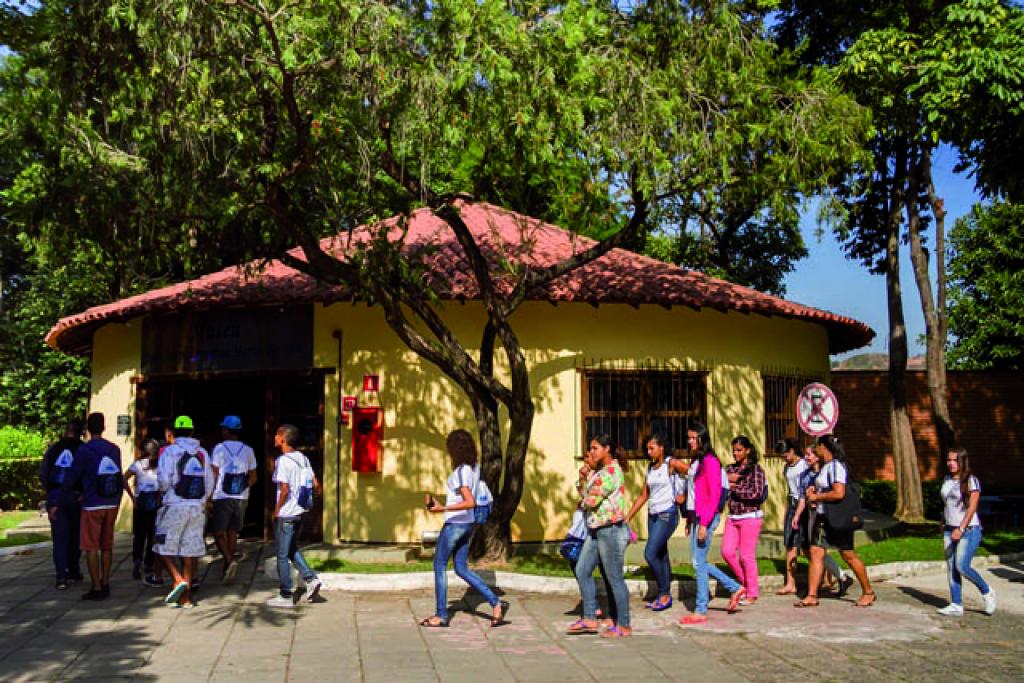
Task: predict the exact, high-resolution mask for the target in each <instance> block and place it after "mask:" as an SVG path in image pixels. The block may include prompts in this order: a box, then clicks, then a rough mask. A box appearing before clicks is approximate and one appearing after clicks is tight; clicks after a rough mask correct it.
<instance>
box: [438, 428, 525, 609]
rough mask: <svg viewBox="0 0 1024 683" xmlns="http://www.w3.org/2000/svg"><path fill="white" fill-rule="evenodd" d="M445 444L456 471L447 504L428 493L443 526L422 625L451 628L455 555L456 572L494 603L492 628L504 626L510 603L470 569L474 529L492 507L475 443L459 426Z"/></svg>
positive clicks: (451, 477) (449, 481)
mask: <svg viewBox="0 0 1024 683" xmlns="http://www.w3.org/2000/svg"><path fill="white" fill-rule="evenodd" d="M445 445H446V446H447V448H448V455H449V457H450V458H451V465H452V469H453V472H452V473H451V474H450V475H448V479H447V480H446V482H445V484H446V487H445V488H446V495H445V502H444V505H442V504H440V503H439V502H437V500H436V499H435V498H434V497H433V496H432V495H430V494H429V493H428V494H426V496H425V500H426V506H427V510H428V511H429V512H433V513H436V514H442V513H443V514H444V526H443V527H441V533H440V534H439V535H438V537H437V547H436V549H435V550H434V601H435V606H434V614H433V616H430V617H427V618H426V619H423V620H421V621H420V626H424V627H427V628H447V627H448V622H449V616H448V560H449V559H451V558H452V557H453V556H454V558H455V574H456V575H457V576H458V577H459V578H460V579H462V580H463V581H465V582H466V583H468V584H469V585H470V586H472V587H473V589H474V590H475V591H476V592H477V593H479V594H480V595H482V596H483V597H484V599H485V600H486V601H487V604H489V605H490V606H491V627H492V628H493V627H496V626H501V625H502V624H504V623H505V620H504V618H505V613H506V611H507V610H508V603H507V602H504V601H501V600H498V597H497V596H496V595H495V594H494V591H493V590H491V588H490V587H489V586H488V585H487V584H486V583H484V580H483V579H481V578H480V577H479V576H478V575H477V574H476V573H475V572H474V571H473V570H471V569H470V568H469V542H470V540H471V539H472V537H473V530H474V529H475V528H476V526H477V525H479V524H483V523H484V522H485V521H486V515H487V514H489V513H490V506H491V495H490V490H488V489H487V484H486V483H485V482H483V481H482V479H481V477H480V464H479V462H478V459H477V450H476V442H475V441H473V436H472V435H471V434H470V433H469V432H467V431H466V430H465V429H456V430H455V431H454V432H452V433H451V434H449V435H448V439H447V441H446V444H445Z"/></svg>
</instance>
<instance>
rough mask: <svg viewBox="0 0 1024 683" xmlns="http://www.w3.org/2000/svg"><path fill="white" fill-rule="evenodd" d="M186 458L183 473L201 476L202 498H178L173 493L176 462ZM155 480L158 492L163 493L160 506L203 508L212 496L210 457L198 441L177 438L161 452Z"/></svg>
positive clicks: (185, 437) (175, 478)
mask: <svg viewBox="0 0 1024 683" xmlns="http://www.w3.org/2000/svg"><path fill="white" fill-rule="evenodd" d="M182 458H188V459H187V460H186V461H185V464H184V469H183V473H184V474H187V475H190V476H202V477H203V484H204V492H203V497H202V498H196V499H194V500H190V499H185V498H180V497H179V496H178V494H177V493H175V491H174V486H175V485H176V484H177V483H178V479H179V476H178V460H180V459H182ZM156 476H157V480H158V481H159V482H160V490H161V491H163V494H164V495H163V500H162V505H163V506H164V507H170V506H172V505H191V506H194V507H196V506H198V507H203V506H205V505H206V501H207V499H209V497H210V496H211V495H212V494H213V484H214V480H213V469H212V468H211V467H210V455H209V454H208V453H207V452H206V451H205V450H204V449H203V447H202V446H200V445H199V441H197V440H196V439H193V438H191V437H187V436H179V437H178V438H177V439H175V440H174V443H172V444H170V445H169V446H167V448H165V449H164V450H163V453H162V454H161V455H160V461H159V465H158V466H157V469H156Z"/></svg>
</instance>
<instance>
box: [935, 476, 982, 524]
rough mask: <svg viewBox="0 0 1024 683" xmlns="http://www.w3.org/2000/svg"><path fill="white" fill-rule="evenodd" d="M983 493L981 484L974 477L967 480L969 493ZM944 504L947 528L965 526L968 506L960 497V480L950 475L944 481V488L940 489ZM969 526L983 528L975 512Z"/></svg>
mask: <svg viewBox="0 0 1024 683" xmlns="http://www.w3.org/2000/svg"><path fill="white" fill-rule="evenodd" d="M974 491H981V483H980V482H979V481H978V478H977V477H975V476H974V475H971V477H970V478H969V479H968V480H967V492H968V493H973V492H974ZM939 495H940V496H941V497H942V502H943V503H945V506H946V507H945V519H946V526H960V525H961V524H963V521H964V515H966V514H967V505H966V504H965V502H964V500H963V499H962V498H961V495H960V480H959V479H954V478H953V477H950V476H949V475H946V478H945V479H944V480H943V481H942V488H941V489H939ZM967 526H981V520H980V519H978V513H977V512H975V513H974V516H973V517H971V521H970V522H968V523H967Z"/></svg>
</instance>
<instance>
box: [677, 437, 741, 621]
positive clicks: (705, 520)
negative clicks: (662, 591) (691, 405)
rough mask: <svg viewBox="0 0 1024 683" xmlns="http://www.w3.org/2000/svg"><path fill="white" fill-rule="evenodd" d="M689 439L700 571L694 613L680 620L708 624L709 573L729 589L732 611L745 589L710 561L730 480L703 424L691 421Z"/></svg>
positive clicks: (693, 537) (693, 551)
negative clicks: (712, 544)
mask: <svg viewBox="0 0 1024 683" xmlns="http://www.w3.org/2000/svg"><path fill="white" fill-rule="evenodd" d="M686 441H687V445H688V446H689V449H690V454H691V458H692V459H691V461H690V477H691V482H692V486H691V491H690V494H689V496H688V497H689V499H690V500H691V501H692V508H693V511H692V512H691V519H690V521H689V523H688V524H687V529H688V530H689V532H690V557H691V561H692V562H693V568H694V571H695V573H696V575H697V597H696V603H697V604H696V606H695V608H694V611H693V613H692V614H687V615H684V616H683V617H682V618H681V619H680V620H679V623H680V625H682V626H695V625H699V624H706V623H707V621H708V601H709V599H710V594H709V589H708V576H709V575H710V576H712V577H714V578H715V580H716V581H718V584H719V585H720V586H723V587H724V588H725V589H726V590H727V591H729V607H728V611H729V612H730V613H732V612H735V611H736V608H737V605H739V602H740V600H742V599H743V597H744V595H745V594H746V591H745V590H744V589H743V586H742V585H740V583H739V582H738V581H736V580H735V579H733V578H732V577H731V576H729V575H728V574H726V573H725V572H723V571H722V570H721V569H719V568H718V567H716V566H715V565H714V564H713V563H712V562H709V561H708V552H709V551H710V550H711V538H712V536H713V535H714V533H715V529H716V528H717V527H718V523H719V521H720V520H721V514H722V511H723V510H724V508H725V504H726V502H727V500H728V498H729V489H728V480H727V479H725V477H724V473H723V471H722V464H721V463H720V462H719V461H718V456H717V455H715V451H714V449H712V447H711V436H710V435H709V434H708V429H707V427H705V426H704V425H702V424H699V423H691V424H690V427H689V429H687V431H686Z"/></svg>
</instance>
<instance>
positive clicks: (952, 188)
mask: <svg viewBox="0 0 1024 683" xmlns="http://www.w3.org/2000/svg"><path fill="white" fill-rule="evenodd" d="M955 165H956V153H955V152H954V151H953V150H952V149H950V148H948V147H943V148H940V150H939V151H938V153H937V154H936V156H935V167H934V170H933V175H934V178H935V188H936V190H937V192H938V194H939V196H940V197H943V198H944V199H945V200H946V210H947V211H948V212H949V213H948V215H947V216H946V233H947V235H948V234H949V231H950V230H952V229H953V224H954V223H955V222H956V219H957V218H959V217H960V216H963V215H965V214H966V213H968V212H969V211H970V210H971V206H973V205H974V203H975V202H976V201H978V199H979V198H978V196H977V194H976V193H975V192H974V183H973V182H972V181H971V179H970V178H967V177H966V176H963V175H957V174H955V173H953V166H955ZM801 227H802V229H803V235H804V240H805V241H806V242H807V248H808V250H809V251H810V256H808V257H807V258H806V259H804V260H803V261H801V262H800V263H798V264H797V267H796V270H794V271H793V272H792V273H790V274H789V276H788V277H787V278H786V298H787V299H790V300H791V301H797V302H799V303H802V304H807V305H809V306H815V307H817V308H824V309H826V310H829V311H833V312H835V313H840V314H842V315H848V316H850V317H853V318H856V319H857V320H860V321H862V322H865V323H867V324H868V325H870V326H871V328H872V329H873V330H874V331H875V335H876V336H875V339H874V340H873V341H872V343H871V346H870V347H865V348H863V349H858V350H857V351H853V352H851V353H847V354H842V355H841V356H837V358H843V357H847V356H850V355H854V354H858V353H864V352H866V351H874V352H885V351H886V350H887V345H888V344H887V342H888V332H889V322H888V314H887V313H886V298H885V277H884V276H882V275H871V274H870V273H868V271H867V270H866V269H865V268H864V267H863V266H861V265H860V264H859V263H858V262H856V261H850V260H848V259H847V258H846V257H845V256H844V255H843V252H842V249H841V248H840V246H839V244H838V243H837V242H836V240H835V238H834V237H833V236H832V234H831V233H830V232H827V231H826V232H825V233H824V234H823V235H822V236H821V238H820V239H819V238H818V236H817V235H816V234H815V233H816V231H817V223H816V220H815V216H814V212H813V210H811V211H807V212H806V213H805V214H804V217H803V221H802V223H801ZM929 243H932V244H933V243H934V228H933V229H932V230H931V231H930V233H929ZM901 253H902V258H901V264H900V276H901V281H902V283H903V312H904V315H905V316H906V320H907V336H908V340H909V342H910V353H911V355H917V354H920V353H924V343H923V339H922V337H923V335H924V318H923V317H922V315H921V303H920V299H919V297H918V293H917V285H916V284H915V282H914V273H913V270H912V268H911V265H910V256H909V247H906V246H905V247H904V248H903V251H902V252H901ZM935 265H936V263H935V259H934V258H933V259H932V260H931V266H932V282H933V284H934V281H935V273H936V272H937V271H936V269H935Z"/></svg>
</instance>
